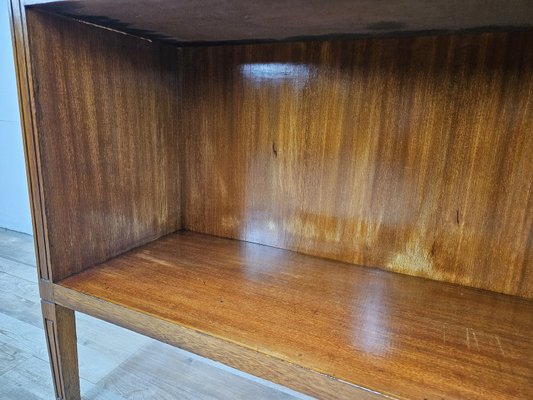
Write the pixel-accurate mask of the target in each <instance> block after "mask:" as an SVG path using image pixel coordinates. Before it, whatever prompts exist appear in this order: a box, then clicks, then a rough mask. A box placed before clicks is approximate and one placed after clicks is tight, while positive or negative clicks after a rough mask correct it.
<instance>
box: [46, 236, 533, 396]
mask: <svg viewBox="0 0 533 400" xmlns="http://www.w3.org/2000/svg"><path fill="white" fill-rule="evenodd" d="M60 285H61V286H62V287H64V288H67V289H69V290H70V291H71V292H72V293H74V294H75V293H76V292H80V293H83V294H86V295H88V296H90V298H94V300H90V302H93V303H94V302H98V301H100V303H101V306H100V307H105V304H106V302H111V303H114V304H116V305H119V306H121V307H123V308H125V309H129V310H132V311H135V312H140V313H142V314H147V315H149V316H153V317H156V318H158V319H163V320H165V321H167V322H171V323H174V324H177V325H182V326H184V327H186V328H190V329H192V330H194V331H197V332H199V333H200V334H202V333H203V334H204V336H205V335H208V336H213V337H215V338H218V339H223V340H225V341H227V342H231V343H234V344H236V345H240V346H242V347H244V348H246V349H251V350H255V351H256V352H257V353H258V354H257V358H259V359H260V358H261V354H263V356H264V357H274V358H275V359H279V360H283V361H284V362H289V363H294V364H296V365H299V366H301V367H303V368H305V369H309V370H310V371H317V372H321V373H324V374H327V375H329V376H331V377H333V378H335V379H338V380H341V381H345V382H349V383H355V384H357V385H361V386H364V387H367V388H370V389H373V390H376V391H378V392H381V393H387V394H391V395H393V396H398V397H406V398H413V399H417V398H419V399H423V398H426V399H441V398H446V399H450V398H469V399H477V398H479V399H487V398H491V399H497V398H502V399H504V398H505V399H511V398H516V399H519V398H521V399H525V398H527V396H528V395H529V394H531V391H532V390H533V381H532V379H531V378H532V376H533V375H532V374H533V338H532V337H531V332H532V330H533V318H531V317H532V316H533V303H532V302H531V301H527V300H524V299H518V298H515V297H510V296H504V295H497V294H494V293H489V292H485V291H478V290H475V289H468V288H463V287H460V286H454V285H450V284H444V283H440V282H433V281H429V280H424V279H420V278H413V277H408V276H402V275H398V274H392V273H389V272H385V271H380V270H376V269H371V268H364V267H356V266H353V265H348V264H344V263H338V262H334V261H328V260H324V259H319V258H314V257H310V256H305V255H301V254H297V253H294V252H289V251H286V250H281V249H275V248H271V247H267V246H261V245H257V244H252V243H244V242H239V241H233V240H228V239H221V238H215V237H211V236H207V235H200V234H194V233H187V232H186V233H178V234H171V235H168V236H166V237H164V238H161V239H159V240H157V241H155V242H153V243H150V244H148V245H145V246H143V247H141V248H139V249H136V250H133V251H131V252H129V253H127V254H124V255H122V256H120V257H118V258H115V259H113V260H110V261H108V262H106V263H103V264H101V265H100V266H97V267H95V268H91V269H89V270H86V271H84V272H82V273H81V274H78V275H75V276H72V277H69V278H67V279H65V280H63V281H61V282H60ZM56 296H57V294H56ZM68 296H69V295H68V292H67V294H66V295H65V294H64V293H63V295H62V297H63V298H65V297H67V298H68ZM97 299H99V300H97ZM102 300H103V301H102ZM82 306H83V304H82ZM95 308H97V306H94V307H93V309H95ZM104 315H105V314H104ZM116 318H117V319H120V317H116ZM154 329H155V328H154ZM148 330H149V329H148ZM169 340H172V338H169ZM215 348H216V347H215ZM192 350H193V351H194V348H193V349H192ZM222 353H224V352H222ZM212 357H213V358H215V359H217V353H216V352H215V351H213V354H212ZM310 376H311V375H310ZM310 379H311V378H310ZM331 393H334V392H331Z"/></svg>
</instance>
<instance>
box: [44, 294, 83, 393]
mask: <svg viewBox="0 0 533 400" xmlns="http://www.w3.org/2000/svg"><path fill="white" fill-rule="evenodd" d="M41 304H42V311H43V321H44V330H45V333H46V342H47V345H48V356H49V358H50V367H51V370H52V377H53V381H54V389H55V395H56V398H57V399H59V400H78V399H80V382H79V372H78V352H77V342H76V322H75V316H74V311H73V310H71V309H69V308H65V307H62V306H60V305H57V304H54V303H49V302H47V301H42V302H41Z"/></svg>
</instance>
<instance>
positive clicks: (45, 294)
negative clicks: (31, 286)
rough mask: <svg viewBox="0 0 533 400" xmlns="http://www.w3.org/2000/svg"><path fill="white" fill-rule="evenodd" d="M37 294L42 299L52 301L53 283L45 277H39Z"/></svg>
mask: <svg viewBox="0 0 533 400" xmlns="http://www.w3.org/2000/svg"><path fill="white" fill-rule="evenodd" d="M39 294H40V296H41V299H42V300H44V301H47V302H50V303H54V284H53V283H52V282H51V281H49V280H47V279H39Z"/></svg>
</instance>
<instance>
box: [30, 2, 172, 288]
mask: <svg viewBox="0 0 533 400" xmlns="http://www.w3.org/2000/svg"><path fill="white" fill-rule="evenodd" d="M27 24H28V31H29V33H28V35H29V38H30V40H29V47H30V52H31V66H32V69H33V75H32V76H33V87H34V93H33V96H34V107H35V115H36V118H35V123H36V130H37V136H38V143H39V155H40V160H41V164H42V171H41V173H42V186H41V190H42V195H43V197H44V199H45V200H44V204H45V213H46V217H47V220H48V224H47V235H48V241H49V243H50V246H49V252H50V255H49V257H50V265H51V279H53V280H57V279H60V278H62V277H66V276H68V275H71V274H72V273H75V272H78V271H80V270H81V269H83V268H84V267H87V266H91V265H94V264H96V263H99V262H102V261H104V260H106V259H108V258H110V257H112V256H114V255H117V254H120V253H122V252H124V251H126V250H128V249H130V248H132V247H135V246H138V245H140V244H143V243H146V242H147V241H149V240H153V239H155V238H157V237H159V236H161V235H163V234H166V233H169V232H172V231H175V230H176V229H178V228H179V220H180V205H179V201H176V199H179V185H178V155H177V132H176V125H177V121H176V117H175V115H176V112H175V106H174V104H175V93H176V87H177V77H176V73H175V69H176V66H175V65H176V56H175V52H174V51H172V52H171V51H170V50H169V49H166V48H165V47H162V46H158V45H157V44H151V43H149V42H147V41H143V40H139V39H137V38H132V37H130V36H127V35H123V34H118V33H114V32H113V33H110V32H108V31H105V30H102V29H98V28H95V27H93V26H89V25H86V24H81V23H78V22H75V21H69V20H66V19H62V18H57V17H52V16H49V15H45V14H41V13H38V12H33V11H31V10H30V11H29V12H28V13H27Z"/></svg>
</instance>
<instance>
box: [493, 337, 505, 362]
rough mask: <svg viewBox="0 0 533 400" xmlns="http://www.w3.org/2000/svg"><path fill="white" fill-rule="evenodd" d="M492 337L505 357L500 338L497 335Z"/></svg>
mask: <svg viewBox="0 0 533 400" xmlns="http://www.w3.org/2000/svg"><path fill="white" fill-rule="evenodd" d="M494 338H495V339H496V343H498V347H499V348H500V352H501V353H502V356H504V357H505V352H504V351H503V347H502V343H501V342H500V338H499V337H498V335H494Z"/></svg>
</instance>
